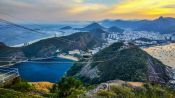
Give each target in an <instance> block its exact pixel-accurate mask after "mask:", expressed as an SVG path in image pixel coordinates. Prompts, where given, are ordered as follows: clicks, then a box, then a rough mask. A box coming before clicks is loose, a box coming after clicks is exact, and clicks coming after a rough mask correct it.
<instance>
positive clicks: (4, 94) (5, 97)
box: [0, 88, 41, 98]
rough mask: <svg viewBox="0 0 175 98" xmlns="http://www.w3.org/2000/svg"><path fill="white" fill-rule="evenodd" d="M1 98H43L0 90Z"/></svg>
mask: <svg viewBox="0 0 175 98" xmlns="http://www.w3.org/2000/svg"><path fill="white" fill-rule="evenodd" d="M0 98H41V97H39V96H35V95H28V94H26V93H22V92H17V91H14V90H9V89H3V88H0Z"/></svg>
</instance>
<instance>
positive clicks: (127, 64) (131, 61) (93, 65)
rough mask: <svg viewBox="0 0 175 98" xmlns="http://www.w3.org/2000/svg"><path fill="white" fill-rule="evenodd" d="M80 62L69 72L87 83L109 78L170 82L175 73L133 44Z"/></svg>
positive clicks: (69, 74) (101, 52)
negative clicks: (169, 71)
mask: <svg viewBox="0 0 175 98" xmlns="http://www.w3.org/2000/svg"><path fill="white" fill-rule="evenodd" d="M80 62H87V63H83V64H81V63H76V64H74V66H72V68H71V69H70V70H69V71H68V72H67V76H74V77H76V78H79V79H81V80H82V81H84V82H86V83H102V82H106V81H109V80H115V79H119V80H125V81H140V82H148V81H150V82H157V83H166V82H168V81H169V79H170V76H171V74H172V73H170V74H169V73H168V70H170V68H169V67H167V66H166V65H164V64H162V63H161V62H160V61H158V60H157V59H155V58H153V57H152V56H150V55H149V54H147V53H146V52H144V51H143V50H141V49H140V48H139V47H137V46H135V45H134V44H132V43H124V42H118V43H114V44H112V45H111V46H109V47H107V48H105V49H103V50H102V51H99V52H98V53H97V54H95V55H94V56H93V57H92V58H91V59H89V60H84V61H80Z"/></svg>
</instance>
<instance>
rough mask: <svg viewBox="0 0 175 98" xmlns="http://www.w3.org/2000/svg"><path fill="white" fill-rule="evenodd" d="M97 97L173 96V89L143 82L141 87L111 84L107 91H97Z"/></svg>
mask: <svg viewBox="0 0 175 98" xmlns="http://www.w3.org/2000/svg"><path fill="white" fill-rule="evenodd" d="M94 96H97V97H103V98H174V96H175V90H173V89H170V88H169V87H166V86H161V85H158V84H156V85H151V84H145V85H144V86H143V87H140V88H139V89H138V88H137V89H136V88H132V87H128V86H124V85H123V86H111V89H110V90H109V91H99V92H98V93H97V95H94Z"/></svg>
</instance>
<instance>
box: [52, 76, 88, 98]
mask: <svg viewBox="0 0 175 98" xmlns="http://www.w3.org/2000/svg"><path fill="white" fill-rule="evenodd" d="M51 92H52V93H54V94H53V95H54V97H58V98H77V97H78V96H79V95H80V94H83V93H84V92H85V88H84V86H83V83H82V82H81V81H79V80H77V79H75V78H73V77H63V78H62V79H61V80H60V81H59V82H58V83H57V84H55V85H54V87H53V89H52V90H51Z"/></svg>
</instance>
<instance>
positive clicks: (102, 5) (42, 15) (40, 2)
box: [0, 0, 175, 23]
mask: <svg viewBox="0 0 175 98" xmlns="http://www.w3.org/2000/svg"><path fill="white" fill-rule="evenodd" d="M159 16H165V17H175V0H0V18H2V19H6V20H11V21H23V22H24V21H25V22H32V21H33V22H48V23H54V22H60V21H99V20H103V19H127V20H128V19H154V18H157V17H159Z"/></svg>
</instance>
